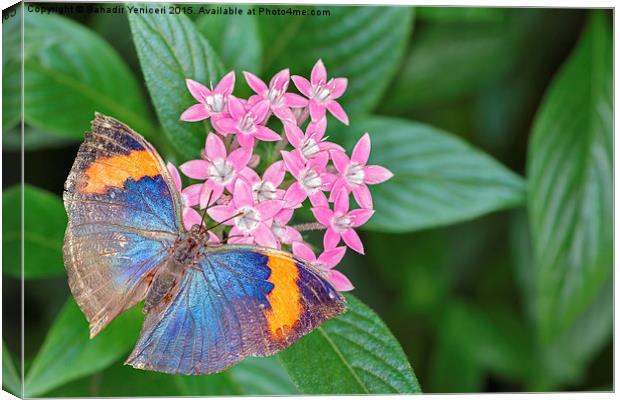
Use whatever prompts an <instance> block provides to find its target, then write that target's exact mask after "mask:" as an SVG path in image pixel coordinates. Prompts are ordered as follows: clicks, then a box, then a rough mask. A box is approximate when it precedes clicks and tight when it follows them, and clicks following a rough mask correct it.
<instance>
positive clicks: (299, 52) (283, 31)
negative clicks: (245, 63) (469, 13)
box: [260, 6, 413, 113]
mask: <svg viewBox="0 0 620 400" xmlns="http://www.w3.org/2000/svg"><path fill="white" fill-rule="evenodd" d="M261 8H265V7H261ZM279 8H282V7H279ZM298 9H301V10H306V12H317V11H319V10H327V11H329V12H330V15H329V16H317V15H312V16H311V15H307V16H287V17H286V18H283V17H276V18H274V17H271V18H270V17H268V16H262V17H260V23H261V25H260V26H261V30H262V35H263V43H266V44H269V45H268V46H266V47H265V56H264V65H265V70H266V71H270V74H268V76H271V75H273V73H275V72H277V71H279V70H280V69H282V68H287V67H289V68H290V69H291V73H292V74H296V75H303V76H306V77H309V76H310V70H311V69H312V66H313V65H314V64H315V63H316V61H317V60H318V59H319V58H321V59H323V62H324V63H325V65H326V67H327V72H328V75H329V76H330V77H337V76H342V77H346V78H348V79H349V86H348V89H347V91H346V93H345V94H344V96H343V97H342V105H343V107H344V109H345V110H346V111H347V112H348V113H359V112H364V111H368V110H370V109H372V108H373V107H374V106H375V105H376V104H377V102H378V101H379V99H380V98H381V95H382V94H383V92H384V90H385V89H386V87H387V85H388V83H389V82H390V80H391V78H392V77H393V75H394V73H395V72H396V69H397V67H398V65H399V63H400V61H401V59H402V57H403V55H404V51H405V47H406V45H407V40H408V38H409V36H410V33H411V29H412V26H413V23H412V22H413V8H412V7H324V6H317V7H298Z"/></svg>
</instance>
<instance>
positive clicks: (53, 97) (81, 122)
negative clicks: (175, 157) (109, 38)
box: [24, 12, 153, 139]
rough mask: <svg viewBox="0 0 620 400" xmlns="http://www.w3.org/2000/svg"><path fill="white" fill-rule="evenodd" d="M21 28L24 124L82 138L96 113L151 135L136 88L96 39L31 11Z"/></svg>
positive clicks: (74, 25) (67, 22) (57, 19)
mask: <svg viewBox="0 0 620 400" xmlns="http://www.w3.org/2000/svg"><path fill="white" fill-rule="evenodd" d="M24 29H25V43H24V46H25V77H24V79H25V81H24V85H25V86H24V93H25V100H24V106H25V119H26V122H28V123H29V124H31V125H33V126H36V127H38V128H41V129H42V130H45V131H50V132H54V133H57V134H59V135H64V136H69V137H73V138H78V139H81V138H82V137H83V135H84V132H85V131H86V130H88V128H89V127H90V121H91V120H92V119H93V118H94V113H95V112H96V111H98V112H101V113H104V114H108V115H111V116H114V117H116V118H118V119H120V120H121V121H123V122H125V123H127V124H128V125H130V126H131V127H132V128H134V129H136V130H137V131H138V132H141V133H143V134H144V135H149V134H151V133H152V131H153V125H152V124H151V122H150V120H149V117H148V114H147V108H146V104H145V102H144V99H143V97H142V93H141V91H140V88H139V86H138V83H137V82H136V80H135V78H134V76H133V75H132V73H131V71H130V70H129V68H127V65H126V64H125V63H124V62H123V60H122V59H121V58H120V57H119V55H118V54H117V53H116V51H115V50H114V49H112V47H110V45H108V44H107V43H106V42H105V41H104V40H103V39H101V38H100V37H99V36H98V35H97V34H95V33H94V32H92V31H90V30H89V29H87V28H85V27H83V26H81V25H80V24H78V23H76V22H73V21H72V20H70V19H68V18H65V17H62V16H58V15H53V14H50V15H47V14H40V13H34V12H28V13H26V14H25V27H24Z"/></svg>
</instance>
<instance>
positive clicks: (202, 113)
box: [181, 71, 235, 122]
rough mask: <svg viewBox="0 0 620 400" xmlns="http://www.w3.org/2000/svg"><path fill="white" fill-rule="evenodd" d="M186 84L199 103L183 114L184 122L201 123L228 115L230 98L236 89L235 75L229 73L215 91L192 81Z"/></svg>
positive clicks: (187, 81)
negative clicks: (210, 118)
mask: <svg viewBox="0 0 620 400" xmlns="http://www.w3.org/2000/svg"><path fill="white" fill-rule="evenodd" d="M185 83H186V84H187V88H188V89H189V92H190V93H191V94H192V96H193V97H194V98H195V99H196V100H197V101H198V104H194V105H193V106H191V107H189V108H188V109H187V110H185V111H184V112H183V114H181V120H182V121H189V122H194V121H201V120H203V119H207V118H209V117H212V116H219V115H222V114H224V113H226V105H227V102H228V96H229V95H230V94H231V93H232V91H233V88H234V87H235V73H234V71H231V72H229V73H227V74H226V75H225V76H224V77H223V78H222V80H221V81H220V82H219V83H218V84H217V86H216V87H215V89H213V90H209V89H208V88H207V87H206V86H204V85H203V84H201V83H198V82H196V81H193V80H191V79H186V80H185Z"/></svg>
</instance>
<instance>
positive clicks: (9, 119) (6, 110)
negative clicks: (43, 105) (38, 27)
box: [2, 5, 22, 132]
mask: <svg viewBox="0 0 620 400" xmlns="http://www.w3.org/2000/svg"><path fill="white" fill-rule="evenodd" d="M14 10H15V13H16V14H15V15H14V16H9V17H8V19H7V20H3V21H2V129H3V130H4V131H5V132H6V131H7V130H8V129H10V128H12V127H14V126H15V125H17V123H18V122H19V120H20V118H21V111H22V107H21V106H22V102H21V77H22V75H21V60H22V47H21V38H22V34H21V32H22V23H21V22H22V19H21V13H22V8H21V6H20V5H16V6H15V8H14ZM7 12H8V10H7Z"/></svg>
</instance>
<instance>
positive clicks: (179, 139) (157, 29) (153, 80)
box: [129, 3, 224, 159]
mask: <svg viewBox="0 0 620 400" xmlns="http://www.w3.org/2000/svg"><path fill="white" fill-rule="evenodd" d="M135 6H137V7H138V6H139V7H144V6H148V4H145V3H140V4H138V5H135ZM129 24H130V26H131V32H132V35H133V40H134V43H135V45H136V50H137V51H138V58H139V59H140V65H141V67H142V73H143V74H144V79H145V81H146V85H147V87H148V89H149V93H150V94H151V100H152V101H153V104H154V105H155V110H156V111H157V116H158V117H159V121H160V122H161V124H162V126H163V128H164V133H165V134H166V136H167V138H168V139H169V141H170V143H172V144H173V145H174V147H175V149H176V150H177V151H178V152H179V153H180V155H181V158H183V159H190V158H196V157H198V156H199V154H200V149H201V148H202V147H203V146H204V141H205V137H206V131H205V128H204V125H203V124H202V123H200V122H183V121H180V120H179V117H180V116H181V113H183V111H185V109H187V108H188V107H189V106H191V105H192V104H195V103H196V100H194V98H193V97H192V96H191V95H190V93H189V91H188V90H187V87H186V85H185V79H186V78H190V79H193V80H195V81H198V82H201V83H203V84H205V85H209V83H210V82H213V83H214V84H215V83H216V82H217V81H218V80H219V79H220V78H221V77H222V76H223V72H224V69H223V66H222V63H221V61H220V59H219V57H218V56H217V54H216V53H215V51H214V50H213V48H212V47H211V46H210V45H209V43H208V42H207V40H206V39H205V38H204V37H202V35H201V34H200V33H199V32H198V31H197V30H196V28H195V27H194V25H193V24H192V22H191V21H190V20H189V19H188V18H187V17H186V16H185V15H162V14H157V15H156V14H135V13H132V14H130V15H129Z"/></svg>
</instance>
